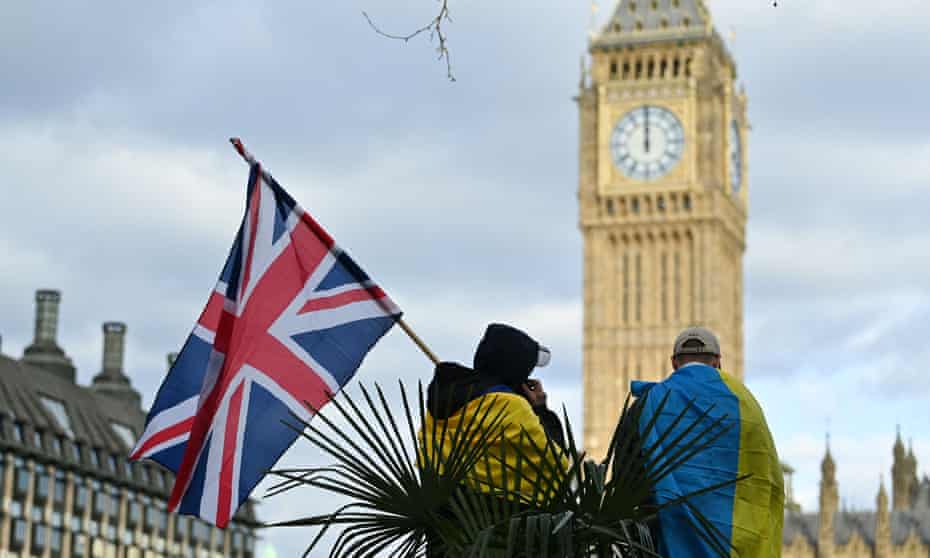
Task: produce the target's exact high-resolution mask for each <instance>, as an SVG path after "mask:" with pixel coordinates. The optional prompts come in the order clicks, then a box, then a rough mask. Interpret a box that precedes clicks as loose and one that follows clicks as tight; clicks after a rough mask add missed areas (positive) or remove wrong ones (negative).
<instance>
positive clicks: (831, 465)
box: [817, 434, 839, 558]
mask: <svg viewBox="0 0 930 558" xmlns="http://www.w3.org/2000/svg"><path fill="white" fill-rule="evenodd" d="M820 472H821V477H820V527H819V529H818V533H817V557H818V558H832V557H833V517H834V516H835V515H836V511H837V506H838V505H839V490H838V487H837V484H836V463H835V462H834V461H833V456H832V455H830V435H829V434H827V450H826V453H825V454H824V456H823V461H821V463H820Z"/></svg>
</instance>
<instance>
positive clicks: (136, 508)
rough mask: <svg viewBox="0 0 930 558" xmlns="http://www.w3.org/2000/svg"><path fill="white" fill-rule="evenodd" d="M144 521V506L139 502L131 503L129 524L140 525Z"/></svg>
mask: <svg viewBox="0 0 930 558" xmlns="http://www.w3.org/2000/svg"><path fill="white" fill-rule="evenodd" d="M140 519H142V506H141V505H140V504H139V502H129V524H130V525H133V526H135V525H138V524H139V520H140Z"/></svg>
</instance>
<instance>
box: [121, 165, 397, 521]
mask: <svg viewBox="0 0 930 558" xmlns="http://www.w3.org/2000/svg"><path fill="white" fill-rule="evenodd" d="M400 316H401V312H400V310H399V309H398V308H397V306H395V305H394V303H393V302H392V301H391V299H390V298H388V296H387V295H386V294H385V293H384V291H382V290H381V289H380V288H379V287H378V286H377V285H376V284H375V283H374V282H373V281H372V280H371V279H369V277H368V276H367V275H366V274H365V272H363V271H362V269H361V268H359V266H358V265H356V263H355V262H354V261H353V260H352V259H351V258H350V257H349V255H348V254H346V253H345V252H343V251H342V250H340V249H339V248H338V247H337V246H336V244H335V243H334V242H333V239H332V238H331V237H330V236H329V235H328V234H327V233H326V231H324V230H323V228H322V227H320V225H319V224H317V222H316V221H314V220H313V218H312V217H311V216H310V215H309V214H308V213H307V212H305V211H304V210H303V209H302V208H301V207H300V206H299V205H297V203H296V202H295V201H294V199H293V198H292V197H291V196H289V195H288V194H287V192H285V191H284V189H283V188H282V187H281V186H280V185H279V184H278V183H277V182H276V181H275V180H274V179H273V178H272V177H271V176H270V175H269V174H268V173H265V172H263V171H262V168H261V165H260V164H258V163H253V164H252V167H251V172H250V174H249V184H248V194H247V201H246V209H245V216H244V217H243V219H242V225H241V226H240V228H239V232H238V234H237V235H236V240H235V242H234V243H233V247H232V250H231V251H230V253H229V256H228V258H227V260H226V265H225V266H224V267H223V272H222V274H221V275H220V280H219V282H218V283H217V285H216V289H215V290H214V291H213V292H212V293H211V295H210V299H209V300H208V301H207V306H206V308H204V310H203V313H202V314H201V315H200V319H199V320H197V323H196V325H195V326H194V330H193V332H192V333H191V334H190V336H189V337H188V338H187V341H186V342H185V344H184V347H183V348H182V350H181V352H180V354H179V355H178V358H177V360H176V361H175V363H174V365H173V366H172V367H171V370H169V372H168V376H167V377H166V378H165V381H164V383H162V385H161V388H159V390H158V395H157V396H156V398H155V403H154V404H153V405H152V409H151V410H150V411H149V415H148V419H147V420H146V425H145V429H144V431H143V433H142V435H141V437H140V438H139V441H138V442H137V443H136V447H135V448H134V449H133V451H132V453H131V454H130V458H131V459H133V460H137V459H144V458H148V459H152V460H154V461H156V462H158V463H160V464H162V465H164V466H165V467H167V468H168V469H170V470H172V471H174V473H175V483H174V488H173V490H172V492H171V497H170V499H169V502H168V507H169V509H170V510H171V511H176V512H178V513H182V514H186V515H195V516H198V517H200V518H201V519H204V520H205V521H208V522H210V523H213V524H214V525H216V526H218V527H225V526H226V525H227V523H228V522H229V520H230V518H231V517H232V516H233V515H234V514H235V512H236V510H237V509H238V508H239V506H240V505H241V504H242V502H244V501H245V500H246V498H248V496H249V494H250V493H251V492H252V489H253V488H254V487H255V485H256V484H258V482H259V481H260V480H261V478H262V476H263V474H264V472H265V471H267V470H268V469H269V468H270V467H272V466H273V465H274V464H275V462H277V460H278V458H279V457H280V456H281V454H283V453H284V451H285V450H287V448H288V447H290V445H291V444H292V443H293V442H294V440H295V439H296V438H297V433H296V432H294V431H293V430H292V429H290V428H289V427H287V426H285V425H284V424H282V422H281V421H282V419H290V418H291V417H290V413H294V414H296V415H297V416H299V417H301V418H304V419H309V418H310V415H311V413H310V411H309V410H308V409H307V407H306V406H305V405H304V404H303V402H305V401H306V402H309V403H310V404H311V405H312V406H313V407H314V408H317V409H318V408H320V407H321V406H322V405H323V404H325V403H326V402H327V401H328V400H329V398H330V397H331V396H332V394H335V393H336V392H338V391H339V389H340V388H341V387H342V386H344V385H345V384H346V382H348V381H349V379H351V378H352V376H353V375H354V374H355V371H356V370H357V369H358V367H359V366H360V365H361V363H362V359H363V358H364V357H365V355H366V354H367V353H368V351H369V350H370V349H371V348H372V346H374V344H375V343H376V342H377V341H378V340H379V339H380V338H381V337H382V336H383V335H384V334H385V333H387V331H388V330H389V329H390V328H391V326H393V325H394V323H395V322H396V321H397V320H398V319H400Z"/></svg>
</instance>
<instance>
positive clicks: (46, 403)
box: [39, 395, 74, 438]
mask: <svg viewBox="0 0 930 558" xmlns="http://www.w3.org/2000/svg"><path fill="white" fill-rule="evenodd" d="M39 401H41V402H42V406H43V407H45V410H46V411H48V414H50V415H52V418H54V419H55V422H56V423H58V427H59V428H61V429H62V430H63V431H64V432H65V434H67V435H68V437H69V438H74V432H73V431H72V430H71V419H70V418H69V417H68V411H67V410H65V404H64V402H63V401H59V400H58V399H55V398H53V397H49V396H47V395H40V396H39Z"/></svg>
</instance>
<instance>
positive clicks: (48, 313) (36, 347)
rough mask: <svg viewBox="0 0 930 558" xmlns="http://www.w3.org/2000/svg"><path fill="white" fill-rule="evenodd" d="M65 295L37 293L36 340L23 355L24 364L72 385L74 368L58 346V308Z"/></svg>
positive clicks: (47, 292)
mask: <svg viewBox="0 0 930 558" xmlns="http://www.w3.org/2000/svg"><path fill="white" fill-rule="evenodd" d="M60 304H61V293H60V292H59V291H56V290H51V289H42V290H39V291H36V322H35V336H34V338H33V341H32V344H31V345H29V346H28V347H26V349H25V350H24V351H23V358H22V360H23V362H25V363H27V364H31V365H33V366H38V367H39V368H44V369H45V370H48V371H49V372H52V373H53V374H55V375H57V376H60V377H62V378H64V379H66V380H68V381H70V382H74V380H75V369H74V364H72V363H71V359H70V358H68V356H67V355H66V354H65V352H64V351H63V350H62V349H61V347H59V346H58V308H59V305H60Z"/></svg>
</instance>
